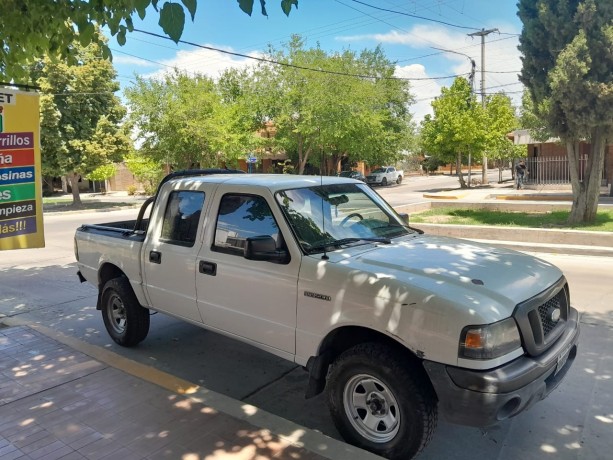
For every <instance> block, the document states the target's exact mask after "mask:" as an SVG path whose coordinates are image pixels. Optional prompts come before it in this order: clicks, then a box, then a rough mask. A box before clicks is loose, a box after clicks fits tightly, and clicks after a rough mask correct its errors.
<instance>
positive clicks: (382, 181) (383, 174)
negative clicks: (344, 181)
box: [366, 166, 404, 185]
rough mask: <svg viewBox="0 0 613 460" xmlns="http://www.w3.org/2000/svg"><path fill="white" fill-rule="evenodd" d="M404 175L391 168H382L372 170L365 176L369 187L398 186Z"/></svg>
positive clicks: (398, 170)
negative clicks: (394, 184)
mask: <svg viewBox="0 0 613 460" xmlns="http://www.w3.org/2000/svg"><path fill="white" fill-rule="evenodd" d="M403 176H404V173H403V172H402V171H401V170H400V169H396V168H394V167H393V166H383V167H381V168H377V169H375V170H373V171H372V172H371V173H370V174H368V175H367V176H366V183H367V184H369V185H390V184H393V183H396V184H400V183H401V182H402V179H403Z"/></svg>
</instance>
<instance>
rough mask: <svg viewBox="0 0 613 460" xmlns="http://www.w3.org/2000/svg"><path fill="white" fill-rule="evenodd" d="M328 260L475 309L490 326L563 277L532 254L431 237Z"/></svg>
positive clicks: (368, 248) (341, 254)
mask: <svg viewBox="0 0 613 460" xmlns="http://www.w3.org/2000/svg"><path fill="white" fill-rule="evenodd" d="M328 256H329V257H330V261H331V262H338V263H340V264H341V265H345V266H346V267H347V268H350V269H351V270H359V271H360V272H362V273H368V274H369V275H370V276H374V277H377V278H388V279H389V280H390V281H393V282H394V284H396V283H402V284H404V285H408V286H413V287H417V288H420V289H422V290H425V291H430V292H432V293H433V294H436V295H437V296H439V297H445V298H447V299H449V300H453V301H455V302H459V303H464V304H466V305H470V306H471V309H476V310H477V311H478V312H479V313H481V314H482V315H481V316H482V317H483V319H484V320H487V321H488V322H490V321H491V322H493V321H497V320H499V319H503V318H506V317H508V316H509V315H510V314H511V313H512V311H513V309H514V308H515V306H516V305H517V304H518V303H520V302H522V301H524V300H526V299H528V298H530V297H533V296H534V295H536V294H538V293H540V292H542V291H544V290H545V289H546V288H548V287H550V286H551V285H552V284H553V283H555V282H556V281H558V280H559V279H560V278H561V277H562V272H561V271H560V270H559V269H558V268H557V267H555V266H554V265H552V264H550V263H548V262H546V261H544V260H541V259H538V258H536V257H533V256H530V255H527V254H523V253H520V252H517V251H513V250H510V249H503V248H497V247H492V246H488V245H485V244H480V243H475V242H472V241H467V240H461V239H455V238H447V237H440V236H430V235H416V236H409V237H406V238H402V239H396V240H394V241H393V243H392V244H389V245H365V246H357V247H353V248H349V249H347V250H344V251H336V252H334V253H332V254H328ZM494 306H497V308H498V309H499V311H497V308H496V307H494ZM500 307H503V308H500ZM492 312H494V313H492Z"/></svg>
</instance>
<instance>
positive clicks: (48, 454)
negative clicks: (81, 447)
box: [28, 440, 73, 460]
mask: <svg viewBox="0 0 613 460" xmlns="http://www.w3.org/2000/svg"><path fill="white" fill-rule="evenodd" d="M72 450H73V449H72V448H71V447H70V446H67V445H66V444H64V443H63V442H62V441H58V440H56V441H54V442H52V443H51V444H48V445H46V446H44V447H41V448H40V449H37V450H34V451H32V452H29V453H28V456H29V457H31V458H33V459H35V460H36V459H44V460H56V459H58V458H61V457H63V456H64V455H67V454H69V453H70V452H72Z"/></svg>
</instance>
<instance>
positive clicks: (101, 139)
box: [30, 31, 131, 204]
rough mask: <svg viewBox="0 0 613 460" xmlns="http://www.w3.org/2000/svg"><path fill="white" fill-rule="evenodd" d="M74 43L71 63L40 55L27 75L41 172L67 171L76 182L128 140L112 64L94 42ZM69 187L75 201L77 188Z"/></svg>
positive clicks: (116, 157)
mask: <svg viewBox="0 0 613 460" xmlns="http://www.w3.org/2000/svg"><path fill="white" fill-rule="evenodd" d="M95 33H96V34H98V35H99V34H100V32H99V31H96V32H95ZM99 39H100V40H104V39H103V37H102V36H100V35H99ZM73 46H74V52H75V56H76V57H77V58H78V61H77V62H76V63H75V64H74V65H70V64H68V63H62V62H56V61H53V60H51V59H49V58H45V59H43V60H41V61H40V62H38V63H37V64H36V65H34V66H32V67H31V68H30V75H31V78H32V80H33V81H35V82H36V84H37V85H38V86H40V88H41V100H40V107H41V110H40V111H41V122H40V127H41V153H42V167H43V174H44V175H49V176H58V175H67V176H68V177H69V179H70V180H71V181H73V180H74V181H75V184H76V180H77V179H78V176H83V177H87V176H89V175H90V174H92V173H93V172H94V171H95V170H96V169H97V168H99V167H101V166H104V165H108V164H109V163H113V162H117V161H120V160H121V159H122V157H123V155H124V154H125V153H126V152H127V151H128V149H129V146H130V144H131V142H130V139H129V137H128V135H127V128H126V127H125V126H123V125H122V124H121V123H122V119H123V117H124V115H125V109H124V107H123V106H122V105H121V103H120V101H119V99H118V98H117V96H115V95H114V92H115V91H117V90H118V89H119V84H118V83H117V81H116V80H115V78H116V72H115V69H114V68H113V65H112V64H111V63H110V61H108V60H106V59H104V57H103V51H102V49H101V48H100V47H99V46H98V45H97V42H92V43H91V44H90V45H88V46H87V47H82V46H81V45H79V44H78V43H75V44H73ZM71 185H72V184H71ZM72 188H73V197H74V200H75V204H78V203H79V202H80V199H79V196H78V187H76V186H73V187H72Z"/></svg>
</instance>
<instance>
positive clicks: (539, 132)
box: [519, 90, 552, 142]
mask: <svg viewBox="0 0 613 460" xmlns="http://www.w3.org/2000/svg"><path fill="white" fill-rule="evenodd" d="M519 124H520V126H521V127H522V128H524V129H528V130H529V131H530V136H531V137H532V138H533V139H535V140H536V141H538V142H547V140H549V139H550V138H551V137H552V135H551V134H550V132H549V130H548V129H547V125H546V122H545V120H544V119H543V117H540V116H539V115H538V114H537V110H536V108H535V107H534V101H533V100H532V96H530V92H529V91H527V90H524V93H523V94H522V97H521V111H520V117H519Z"/></svg>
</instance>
